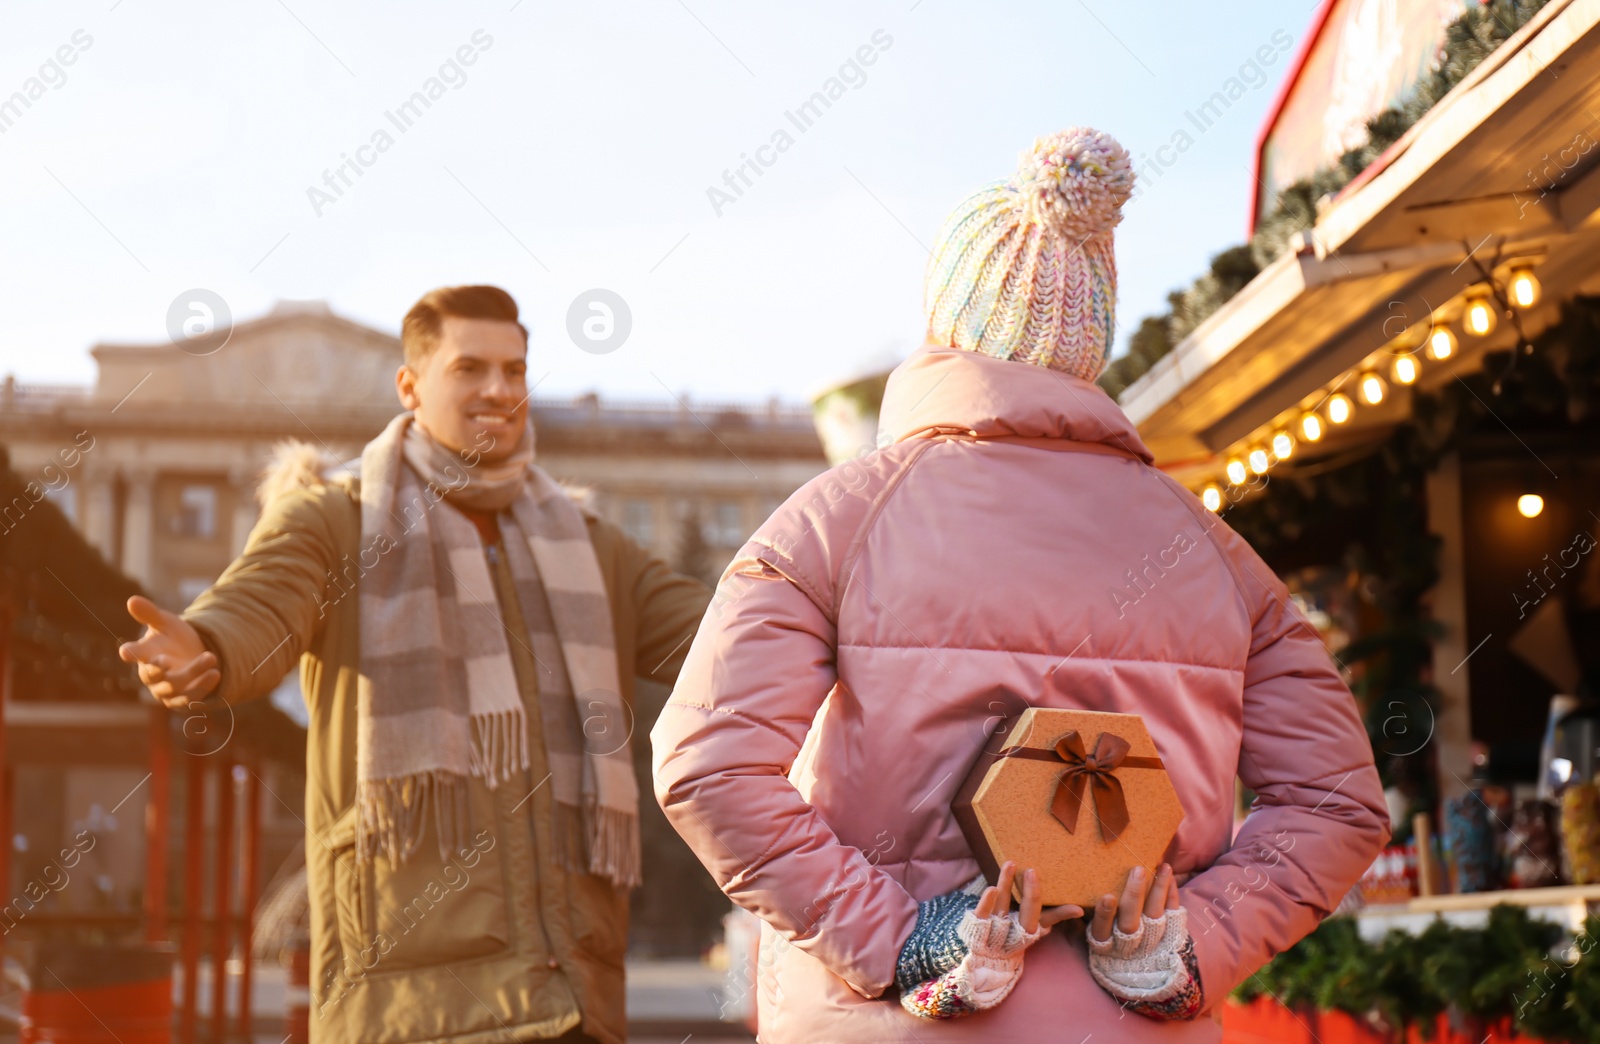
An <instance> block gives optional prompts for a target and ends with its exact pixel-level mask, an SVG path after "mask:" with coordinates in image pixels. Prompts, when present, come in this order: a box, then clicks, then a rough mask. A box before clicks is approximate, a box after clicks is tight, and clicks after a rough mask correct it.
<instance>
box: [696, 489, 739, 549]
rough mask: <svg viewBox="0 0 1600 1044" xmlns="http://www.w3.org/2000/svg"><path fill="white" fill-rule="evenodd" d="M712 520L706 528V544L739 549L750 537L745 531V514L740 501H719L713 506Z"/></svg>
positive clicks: (713, 503)
mask: <svg viewBox="0 0 1600 1044" xmlns="http://www.w3.org/2000/svg"><path fill="white" fill-rule="evenodd" d="M710 514H711V520H710V523H709V524H708V525H707V526H706V542H707V543H709V544H711V545H713V546H714V547H738V546H739V545H740V544H742V543H744V538H745V537H746V536H747V535H748V534H746V533H745V531H744V512H743V511H741V510H740V505H739V503H738V501H734V500H718V501H714V502H712V504H711V512H710Z"/></svg>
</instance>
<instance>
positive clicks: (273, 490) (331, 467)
mask: <svg viewBox="0 0 1600 1044" xmlns="http://www.w3.org/2000/svg"><path fill="white" fill-rule="evenodd" d="M360 481H361V457H360V456H359V455H357V456H355V457H352V458H350V459H349V460H340V459H339V458H338V456H336V455H335V454H334V453H333V451H332V450H330V449H328V448H327V447H326V446H322V445H319V444H317V443H315V442H304V441H302V440H300V439H285V440H284V441H282V442H279V443H278V444H276V445H275V446H273V447H272V456H271V458H270V459H269V460H268V461H267V465H266V467H264V468H262V469H261V478H260V481H259V482H258V483H257V484H256V502H257V503H259V504H260V505H261V506H262V507H266V506H267V505H268V504H270V503H272V501H273V500H275V499H277V498H278V497H280V496H282V495H283V494H285V493H287V492H289V491H290V490H295V489H310V488H312V487H313V486H327V485H332V484H333V483H335V482H350V483H353V484H358V483H359V482H360ZM557 483H558V484H559V485H560V486H561V489H562V491H563V492H565V493H566V494H567V496H569V497H571V498H572V502H573V503H574V504H576V505H577V506H578V510H580V511H582V512H583V513H584V514H589V515H592V514H595V509H594V500H595V494H594V490H593V489H592V488H591V487H589V486H576V485H572V484H571V483H567V482H561V481H560V480H559V479H558V480H557Z"/></svg>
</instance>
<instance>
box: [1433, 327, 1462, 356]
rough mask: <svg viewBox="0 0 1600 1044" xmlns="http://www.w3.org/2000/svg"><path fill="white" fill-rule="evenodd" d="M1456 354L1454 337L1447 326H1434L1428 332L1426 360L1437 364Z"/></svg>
mask: <svg viewBox="0 0 1600 1044" xmlns="http://www.w3.org/2000/svg"><path fill="white" fill-rule="evenodd" d="M1454 354H1456V335H1455V334H1454V333H1453V332H1451V330H1450V328H1449V327H1448V326H1435V327H1434V328H1433V329H1432V330H1430V331H1429V332H1428V358H1430V359H1434V360H1436V361H1438V362H1443V361H1444V360H1446V359H1448V358H1450V357H1451V356H1452V355H1454Z"/></svg>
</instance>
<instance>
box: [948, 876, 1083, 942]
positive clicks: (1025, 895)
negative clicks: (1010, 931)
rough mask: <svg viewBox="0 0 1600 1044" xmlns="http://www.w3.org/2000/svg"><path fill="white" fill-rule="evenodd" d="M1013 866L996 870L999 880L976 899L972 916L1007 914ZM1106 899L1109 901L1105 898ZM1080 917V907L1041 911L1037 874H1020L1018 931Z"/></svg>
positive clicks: (1030, 933) (1029, 930)
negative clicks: (976, 902)
mask: <svg viewBox="0 0 1600 1044" xmlns="http://www.w3.org/2000/svg"><path fill="white" fill-rule="evenodd" d="M1016 873H1017V864H1015V863H1012V862H1009V861H1008V862H1007V863H1006V865H1005V866H1002V867H1001V868H1000V880H998V881H996V882H995V883H994V884H993V885H991V886H990V887H988V888H986V889H984V892H983V895H981V896H979V897H978V908H977V909H976V910H974V911H973V916H975V917H979V918H987V917H993V916H995V915H996V914H1002V915H1003V914H1006V913H1009V912H1010V911H1011V890H1012V887H1011V886H1012V883H1013V881H1014V879H1015V877H1016ZM1107 898H1110V897H1109V896H1108V897H1107ZM1082 916H1083V907H1081V906H1073V905H1070V904H1069V905H1067V906H1052V907H1050V909H1048V910H1044V909H1041V905H1040V901H1039V871H1037V870H1035V869H1033V868H1032V867H1029V868H1028V869H1026V870H1024V871H1022V905H1021V906H1019V907H1018V908H1017V921H1018V923H1020V924H1021V925H1022V930H1023V931H1025V932H1027V933H1028V934H1029V935H1032V934H1033V933H1034V932H1036V931H1038V930H1039V928H1040V926H1041V925H1042V926H1043V927H1045V928H1053V927H1054V926H1056V925H1058V924H1060V923H1061V922H1062V921H1071V920H1073V919H1075V918H1078V917H1082Z"/></svg>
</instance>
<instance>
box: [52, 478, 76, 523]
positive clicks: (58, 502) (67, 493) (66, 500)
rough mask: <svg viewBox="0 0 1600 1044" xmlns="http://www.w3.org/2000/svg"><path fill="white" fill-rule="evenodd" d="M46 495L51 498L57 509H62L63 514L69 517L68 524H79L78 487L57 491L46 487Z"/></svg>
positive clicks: (61, 488) (58, 489)
mask: <svg viewBox="0 0 1600 1044" xmlns="http://www.w3.org/2000/svg"><path fill="white" fill-rule="evenodd" d="M44 495H45V496H47V497H49V498H50V500H51V502H52V503H54V504H55V506H56V507H58V508H60V509H61V513H62V514H63V515H66V516H67V521H68V522H71V523H72V524H73V525H77V524H78V487H77V486H61V487H59V488H56V489H51V488H50V487H49V486H46V487H45V488H44Z"/></svg>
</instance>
